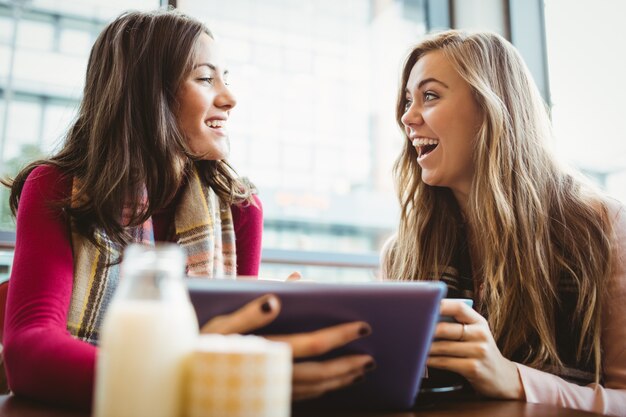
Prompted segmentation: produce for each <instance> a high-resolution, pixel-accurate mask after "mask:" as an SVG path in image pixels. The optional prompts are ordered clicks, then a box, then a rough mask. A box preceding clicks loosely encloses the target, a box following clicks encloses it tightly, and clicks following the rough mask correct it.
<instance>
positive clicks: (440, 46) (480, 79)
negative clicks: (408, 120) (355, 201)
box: [383, 31, 612, 379]
mask: <svg viewBox="0 0 626 417" xmlns="http://www.w3.org/2000/svg"><path fill="white" fill-rule="evenodd" d="M435 50H437V51H442V52H443V54H444V55H445V56H446V57H447V58H448V59H449V61H450V62H451V63H452V65H453V67H454V68H455V69H456V71H457V72H458V73H459V74H460V76H461V77H462V78H463V79H464V80H465V81H467V83H468V84H469V85H470V87H471V88H472V91H473V94H474V96H475V99H476V101H477V103H478V104H479V106H480V108H481V112H482V115H483V120H482V124H481V126H480V128H479V131H478V133H477V135H476V145H475V148H474V154H473V158H474V163H475V176H474V178H473V182H472V186H471V191H470V195H469V201H468V204H467V208H466V210H465V212H464V213H463V214H464V215H465V219H466V221H467V223H469V224H470V225H471V226H472V230H475V231H476V233H479V236H478V237H477V238H476V239H474V240H473V241H472V242H471V243H472V244H473V245H472V247H473V248H474V249H475V253H474V254H473V255H474V256H477V257H479V259H480V260H481V263H482V268H481V270H480V271H473V272H474V277H478V276H483V277H484V278H483V279H484V290H483V293H482V296H481V300H479V301H480V302H479V305H481V306H482V310H483V311H482V312H483V313H485V312H486V313H487V316H488V321H489V325H490V327H491V330H492V332H493V334H494V337H495V339H496V341H497V342H498V345H499V347H500V349H501V350H502V353H503V354H504V355H505V356H507V357H511V356H512V355H513V354H514V353H515V352H517V351H518V349H520V348H523V349H524V351H525V352H526V353H525V358H524V360H525V362H526V363H528V364H530V365H531V366H534V367H538V368H543V369H548V368H551V367H554V366H556V367H560V366H562V362H561V358H560V357H559V353H558V351H557V346H556V338H555V330H556V326H557V325H561V326H562V325H565V323H555V310H556V309H557V308H558V306H559V303H560V301H561V300H560V299H559V292H558V288H557V287H558V285H559V280H560V279H561V277H562V276H563V275H564V274H565V275H567V276H570V277H571V278H572V279H573V281H574V284H575V286H576V290H577V293H578V299H577V302H576V307H575V317H571V322H570V323H568V324H567V325H573V326H579V330H580V334H581V335H582V337H581V340H580V342H579V344H578V348H577V355H576V356H577V360H581V358H583V356H584V357H585V358H586V360H589V359H593V362H594V363H595V367H596V379H598V378H599V372H600V360H601V352H602V349H601V341H600V331H601V311H602V305H603V298H604V287H605V285H603V282H605V280H606V279H607V277H608V276H609V274H610V272H611V271H610V265H611V259H610V256H611V248H612V243H611V238H612V230H611V224H610V221H609V218H608V214H607V208H606V206H605V204H604V202H603V200H602V197H601V196H600V194H599V193H596V192H595V191H594V190H592V189H591V188H590V187H588V186H586V185H585V184H584V182H583V181H580V180H579V179H577V177H576V176H575V175H574V174H572V173H570V172H568V171H566V170H565V169H564V168H563V167H561V166H560V165H559V164H557V162H556V161H555V158H554V157H553V156H552V155H551V153H550V152H549V150H548V149H547V143H548V142H549V140H550V139H551V128H550V122H549V117H548V113H547V110H546V106H545V105H544V103H543V101H542V99H541V96H540V94H539V92H538V90H537V88H536V86H535V85H534V83H533V81H532V78H531V76H530V75H529V72H528V70H527V68H526V66H525V64H524V62H523V60H522V58H521V57H520V56H519V54H518V53H517V51H516V50H515V48H514V47H513V46H512V45H511V44H510V43H508V42H507V41H506V40H504V39H503V38H502V37H500V36H498V35H496V34H491V33H485V32H480V33H466V32H460V31H446V32H442V33H440V34H436V35H433V36H432V37H430V38H427V39H426V40H424V41H423V42H421V43H420V44H418V45H417V46H416V47H415V48H413V50H412V52H411V53H410V54H409V55H408V57H407V59H406V61H405V64H404V68H403V73H402V80H401V85H400V90H399V95H398V102H397V108H396V119H397V122H398V125H399V126H400V128H401V129H403V125H402V122H401V120H400V119H401V117H402V115H403V113H404V111H405V104H406V98H405V92H404V90H405V88H406V84H407V81H408V78H409V74H410V72H411V69H412V68H413V66H414V65H415V63H416V62H417V61H418V60H419V59H420V58H421V57H422V56H424V54H426V53H428V52H430V51H435ZM403 131H404V129H403ZM405 139H407V140H406V145H405V147H404V148H403V150H402V152H401V154H400V156H399V158H398V159H397V161H396V164H395V166H394V176H395V182H396V187H397V192H398V197H399V201H400V205H401V218H400V225H399V229H398V234H397V237H396V239H395V241H393V242H392V243H391V244H390V245H389V250H388V251H387V254H386V256H385V258H384V260H383V262H384V270H385V271H386V273H387V275H388V278H391V279H438V278H439V277H440V276H441V274H442V272H443V271H444V269H446V268H447V267H448V266H449V265H450V263H451V262H452V258H453V256H454V255H453V253H454V250H455V248H456V247H457V246H458V245H459V244H460V243H461V240H462V239H463V229H462V228H460V227H459V224H460V223H461V224H462V222H463V221H464V220H463V218H462V213H461V210H460V208H459V206H458V204H457V202H456V200H455V198H454V196H453V195H452V193H451V191H450V190H449V189H447V188H440V187H431V186H429V185H427V184H425V183H424V182H423V181H422V180H421V168H420V166H419V165H418V164H417V162H416V157H417V154H416V151H415V148H414V147H413V146H412V145H411V144H410V143H409V141H408V138H405ZM586 347H591V349H589V350H587V351H585V350H586V349H585V348H586Z"/></svg>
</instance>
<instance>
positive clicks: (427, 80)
mask: <svg viewBox="0 0 626 417" xmlns="http://www.w3.org/2000/svg"><path fill="white" fill-rule="evenodd" d="M428 83H438V84H441V85H442V86H444V87H445V88H450V87H448V85H447V84H446V83H444V82H443V81H439V80H438V79H436V78H432V77H431V78H426V79H424V80H422V81H420V83H419V84H418V85H417V89H418V90H419V89H420V88H422V86H424V84H428ZM404 91H405V92H407V93H408V92H409V89H408V88H405V89H404Z"/></svg>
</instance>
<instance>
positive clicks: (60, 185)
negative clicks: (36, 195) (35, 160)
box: [24, 165, 70, 194]
mask: <svg viewBox="0 0 626 417" xmlns="http://www.w3.org/2000/svg"><path fill="white" fill-rule="evenodd" d="M69 185H70V178H69V177H68V176H66V175H65V174H64V173H63V171H61V170H60V169H59V168H57V167H55V166H53V165H40V166H38V167H37V168H35V169H33V170H32V171H31V173H30V174H28V178H27V179H26V182H25V183H24V187H28V188H34V189H38V190H40V191H42V192H53V193H54V192H55V191H57V192H58V191H60V190H65V189H67V188H68V186H69ZM68 191H69V190H68ZM65 194H67V193H65Z"/></svg>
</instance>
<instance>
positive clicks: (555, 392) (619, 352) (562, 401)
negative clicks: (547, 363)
mask: <svg viewBox="0 0 626 417" xmlns="http://www.w3.org/2000/svg"><path fill="white" fill-rule="evenodd" d="M609 206H610V208H611V211H612V212H613V217H614V223H613V226H614V228H615V234H616V239H615V245H616V246H615V252H614V253H615V265H614V267H615V269H614V272H613V275H612V276H611V277H610V280H609V281H608V282H607V283H606V285H607V286H608V294H609V298H608V301H607V303H606V305H605V307H604V311H603V314H602V321H603V323H604V328H603V329H602V344H603V349H604V352H603V359H602V368H603V369H602V373H603V377H604V384H603V386H600V385H596V384H591V385H589V386H579V385H576V384H571V383H568V382H566V381H565V380H563V379H561V378H559V377H557V376H555V375H552V374H549V373H546V372H541V371H538V370H536V369H533V368H530V367H528V366H524V365H520V364H518V365H517V369H518V371H519V374H520V377H521V379H522V385H523V386H524V391H525V392H526V401H528V402H531V403H544V404H555V405H559V406H561V407H567V408H576V409H580V410H586V411H593V412H596V413H601V414H610V415H615V416H626V210H625V209H624V207H622V206H619V205H617V204H615V203H611V202H609ZM559 325H560V326H568V323H560V324H559Z"/></svg>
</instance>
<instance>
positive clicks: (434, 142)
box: [413, 138, 439, 147]
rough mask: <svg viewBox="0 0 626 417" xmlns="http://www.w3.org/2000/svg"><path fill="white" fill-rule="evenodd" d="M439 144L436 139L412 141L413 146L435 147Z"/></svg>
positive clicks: (416, 139)
mask: <svg viewBox="0 0 626 417" xmlns="http://www.w3.org/2000/svg"><path fill="white" fill-rule="evenodd" d="M437 144H439V140H438V139H429V138H415V139H413V146H415V147H418V146H425V145H437Z"/></svg>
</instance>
